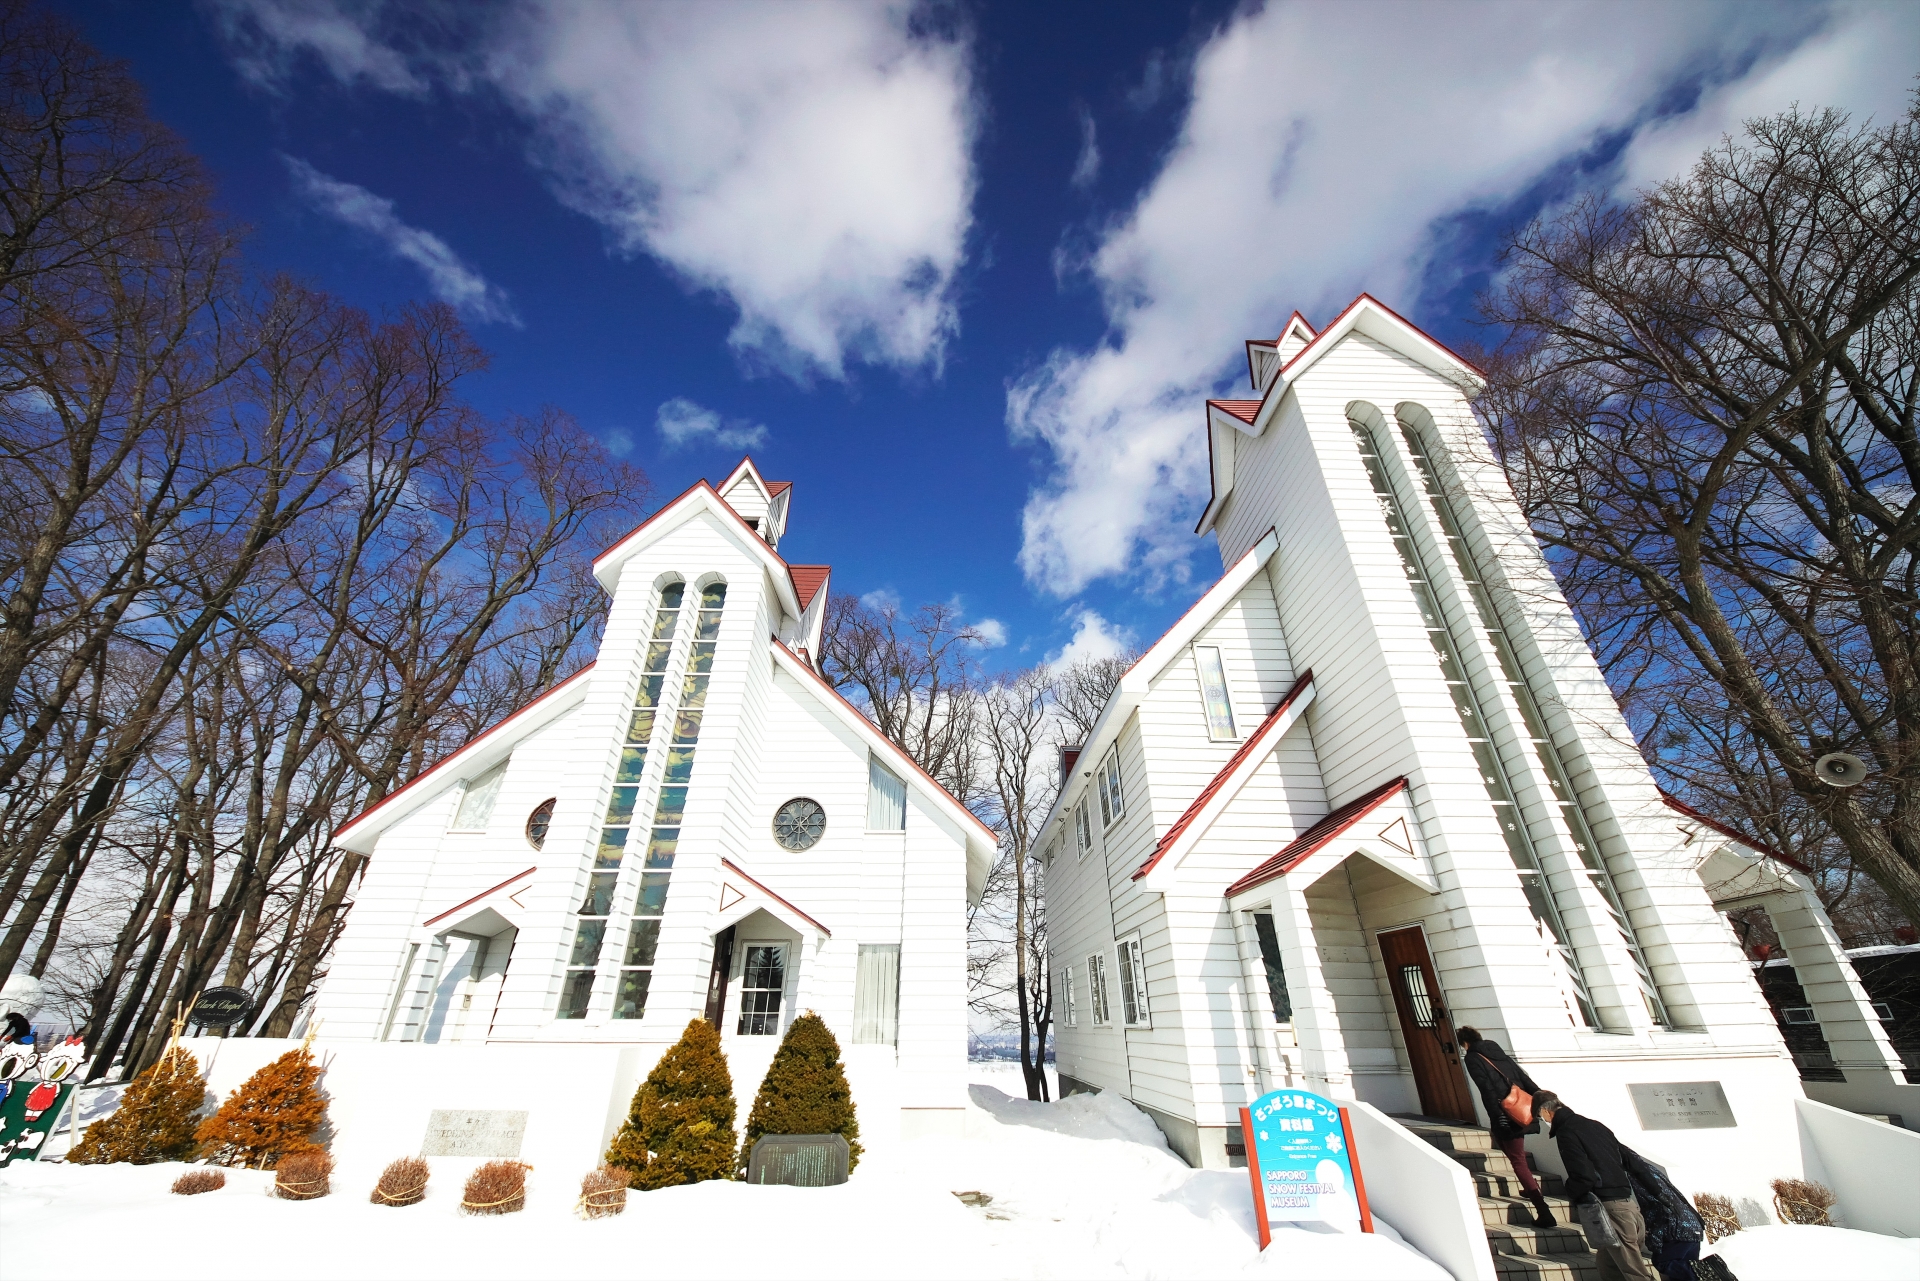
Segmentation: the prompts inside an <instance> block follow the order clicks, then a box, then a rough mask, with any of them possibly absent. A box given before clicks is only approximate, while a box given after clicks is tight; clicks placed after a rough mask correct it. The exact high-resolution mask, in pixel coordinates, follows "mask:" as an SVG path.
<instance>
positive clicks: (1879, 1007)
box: [1873, 1001, 1893, 1023]
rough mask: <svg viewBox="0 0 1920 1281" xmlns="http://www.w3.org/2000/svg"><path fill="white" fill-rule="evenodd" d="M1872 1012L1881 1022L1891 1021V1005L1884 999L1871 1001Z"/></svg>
mask: <svg viewBox="0 0 1920 1281" xmlns="http://www.w3.org/2000/svg"><path fill="white" fill-rule="evenodd" d="M1873 1013H1874V1017H1876V1018H1878V1019H1879V1020H1880V1021H1881V1022H1882V1023H1891V1022H1893V1006H1891V1005H1889V1004H1887V1002H1885V1001H1875V1002H1874V1003H1873Z"/></svg>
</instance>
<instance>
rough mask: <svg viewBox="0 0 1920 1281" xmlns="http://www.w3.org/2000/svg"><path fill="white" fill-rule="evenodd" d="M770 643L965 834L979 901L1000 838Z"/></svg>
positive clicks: (799, 661) (971, 888)
mask: <svg viewBox="0 0 1920 1281" xmlns="http://www.w3.org/2000/svg"><path fill="white" fill-rule="evenodd" d="M769 639H770V640H771V641H772V643H773V655H774V660H775V662H776V663H778V664H780V665H781V666H783V667H785V668H786V669H787V670H788V671H789V672H791V673H792V674H793V675H795V676H797V677H799V678H800V681H801V683H802V684H803V685H806V686H808V687H809V688H811V689H813V690H814V691H815V693H817V694H819V695H820V701H821V703H822V705H823V706H825V707H826V708H827V710H828V711H830V712H832V713H833V714H834V715H835V716H836V717H837V718H838V719H839V720H840V723H841V724H843V725H845V726H846V727H847V728H848V729H851V730H852V731H853V732H854V733H855V734H857V735H859V737H860V738H861V739H862V740H863V741H865V743H866V744H867V748H868V750H870V751H872V752H874V753H876V754H878V755H879V756H881V757H883V758H884V759H886V760H888V761H890V762H891V763H892V764H893V765H894V766H895V767H896V768H897V769H898V770H899V771H900V772H901V773H902V774H911V775H917V776H918V777H919V779H920V781H921V782H922V783H923V784H925V787H924V789H923V790H925V791H927V792H928V793H929V794H930V795H931V796H932V797H933V801H934V803H935V804H936V805H938V806H939V807H940V809H941V810H942V811H943V812H945V813H946V815H947V816H948V817H949V818H950V819H952V820H953V822H954V823H955V824H956V825H958V826H959V828H960V829H961V830H962V831H964V832H965V833H966V834H967V893H968V894H969V895H970V896H971V897H972V898H973V899H974V901H975V902H978V901H979V897H980V894H981V893H982V892H983V891H984V890H985V889H986V884H987V873H988V871H989V870H991V868H992V867H993V852H994V850H995V849H997V848H998V847H999V844H1000V838H999V837H997V836H995V835H994V834H993V829H992V828H990V827H988V826H987V825H986V824H985V823H982V822H981V821H980V820H979V818H977V817H976V816H975V815H974V813H973V811H972V810H970V809H968V808H967V807H966V806H964V805H962V804H961V803H960V802H959V800H958V799H957V798H956V797H955V796H954V795H953V793H951V792H949V791H948V790H947V789H946V788H944V787H942V786H941V785H940V783H939V782H938V780H936V779H935V778H934V777H933V775H931V774H929V773H927V772H926V771H925V770H923V769H921V768H920V763H919V762H918V761H916V760H914V759H913V757H912V756H910V755H908V754H907V752H906V750H905V749H904V748H902V747H901V746H900V745H899V744H898V743H896V742H894V741H893V740H892V739H890V738H888V737H887V736H886V735H885V734H882V733H881V732H880V728H879V727H878V726H877V725H875V724H874V723H873V722H872V721H870V720H868V719H867V718H866V716H864V715H863V714H862V713H861V711H860V709H859V708H857V707H855V706H854V705H853V704H852V703H849V702H848V701H847V699H846V696H845V695H844V694H842V693H841V692H840V691H839V690H837V689H835V688H834V687H833V686H831V685H829V684H828V683H827V682H826V679H825V678H824V677H822V676H821V675H820V673H819V672H816V671H815V670H813V666H812V665H811V664H810V663H808V662H807V661H806V660H805V659H803V658H801V657H800V656H799V655H798V654H795V653H794V652H793V651H792V650H790V649H788V648H787V647H786V646H785V645H784V644H782V643H781V641H780V638H779V637H778V636H774V637H771V638H769Z"/></svg>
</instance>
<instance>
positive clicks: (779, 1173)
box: [747, 1134, 852, 1188]
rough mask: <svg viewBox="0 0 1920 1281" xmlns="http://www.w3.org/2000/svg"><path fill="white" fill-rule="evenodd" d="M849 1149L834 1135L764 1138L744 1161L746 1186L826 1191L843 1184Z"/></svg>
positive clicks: (795, 1135) (849, 1154) (773, 1136)
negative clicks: (783, 1186)
mask: <svg viewBox="0 0 1920 1281" xmlns="http://www.w3.org/2000/svg"><path fill="white" fill-rule="evenodd" d="M851 1156H852V1149H850V1148H848V1147H847V1141H846V1139H845V1138H843V1137H842V1136H840V1135H838V1134H768V1135H765V1136H763V1137H762V1138H761V1139H760V1140H759V1141H758V1142H756V1143H755V1144H754V1145H753V1155H752V1156H750V1157H748V1158H747V1182H748V1183H779V1184H784V1185H785V1186H787V1187H790V1188H828V1187H832V1186H834V1185H835V1184H837V1183H845V1182H846V1181H847V1164H848V1160H849V1158H850V1157H851Z"/></svg>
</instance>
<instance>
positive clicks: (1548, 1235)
mask: <svg viewBox="0 0 1920 1281" xmlns="http://www.w3.org/2000/svg"><path fill="white" fill-rule="evenodd" d="M1487 1244H1488V1245H1490V1246H1492V1247H1493V1252H1494V1253H1495V1254H1588V1253H1591V1251H1590V1250H1589V1249H1588V1246H1587V1234H1586V1233H1584V1232H1582V1231H1581V1230H1580V1229H1579V1228H1570V1227H1567V1226H1565V1225H1564V1224H1562V1225H1561V1226H1559V1227H1554V1228H1530V1227H1524V1226H1522V1225H1520V1224H1514V1223H1509V1224H1503V1225H1501V1226H1499V1227H1491V1228H1488V1229H1487Z"/></svg>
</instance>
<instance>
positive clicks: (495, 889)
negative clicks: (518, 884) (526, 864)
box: [427, 867, 539, 925]
mask: <svg viewBox="0 0 1920 1281" xmlns="http://www.w3.org/2000/svg"><path fill="white" fill-rule="evenodd" d="M538 870H539V869H538V868H537V867H530V868H528V869H527V870H526V871H524V872H519V873H516V874H515V875H513V876H509V877H508V878H507V879H506V880H504V881H502V882H500V883H499V884H498V885H496V886H494V887H493V888H492V889H490V890H481V891H480V892H479V893H478V894H476V895H474V896H473V897H472V898H470V899H468V900H467V901H466V902H464V903H459V904H456V905H455V906H453V907H450V908H448V909H447V910H446V911H444V912H442V913H440V915H438V916H435V917H429V918H428V920H427V924H428V925H432V924H434V923H436V922H438V921H444V920H446V919H447V918H448V917H449V916H452V915H453V914H454V913H455V912H459V911H462V910H464V909H466V908H469V907H472V906H473V905H474V904H475V903H478V902H479V901H480V900H481V899H483V898H485V897H487V896H488V895H489V894H498V893H499V892H500V891H501V890H504V889H506V888H507V886H509V885H511V884H513V883H514V882H515V881H523V880H525V879H526V878H527V877H529V876H532V875H533V874H534V873H535V872H536V871H538Z"/></svg>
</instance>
